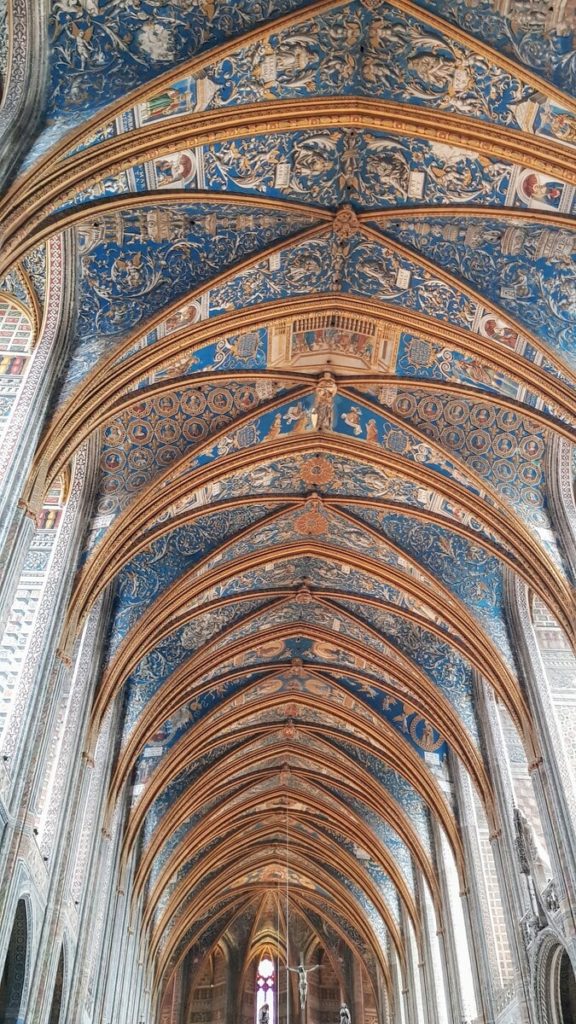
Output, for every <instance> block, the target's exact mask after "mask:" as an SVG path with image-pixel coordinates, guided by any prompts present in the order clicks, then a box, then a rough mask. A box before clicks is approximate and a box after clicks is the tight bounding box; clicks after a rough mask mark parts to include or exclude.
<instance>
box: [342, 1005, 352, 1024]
mask: <svg viewBox="0 0 576 1024" xmlns="http://www.w3.org/2000/svg"><path fill="white" fill-rule="evenodd" d="M340 1024H352V1018H351V1016H350V1010H349V1009H348V1007H347V1006H346V1003H342V1006H341V1007H340Z"/></svg>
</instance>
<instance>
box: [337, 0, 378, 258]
mask: <svg viewBox="0 0 576 1024" xmlns="http://www.w3.org/2000/svg"><path fill="white" fill-rule="evenodd" d="M375 6H377V5H375ZM333 229H334V234H335V235H336V237H337V238H342V239H347V238H351V237H352V235H355V234H356V232H357V231H359V230H360V222H359V220H358V217H357V216H356V214H355V213H354V210H353V209H352V207H351V206H342V207H341V208H340V209H339V210H338V213H337V214H336V216H335V217H334V225H333Z"/></svg>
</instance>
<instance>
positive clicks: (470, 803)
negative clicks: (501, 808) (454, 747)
mask: <svg viewBox="0 0 576 1024" xmlns="http://www.w3.org/2000/svg"><path fill="white" fill-rule="evenodd" d="M451 774H452V778H453V779H454V788H455V798H456V808H457V813H458V818H459V822H460V835H461V837H462V843H463V846H464V854H465V860H466V887H467V889H466V894H465V896H464V902H465V914H464V919H465V922H466V925H467V931H468V942H469V945H470V948H471V950H472V951H473V955H474V960H475V966H476V970H475V972H474V980H475V981H476V982H477V984H476V1001H477V1004H478V1007H481V1008H482V1018H483V1020H484V1021H485V1024H493V1021H494V1019H495V1010H494V990H493V974H492V969H491V966H490V957H489V953H488V946H487V927H486V926H487V921H486V919H485V914H484V913H483V909H484V910H487V909H488V894H487V893H486V890H485V887H484V885H483V876H484V872H483V869H482V854H481V852H480V846H479V843H478V828H477V823H476V815H475V811H474V797H473V794H472V786H471V782H470V778H469V776H468V774H467V772H466V771H465V770H464V768H463V766H462V764H461V763H460V761H459V760H458V759H457V758H456V757H454V756H452V757H451Z"/></svg>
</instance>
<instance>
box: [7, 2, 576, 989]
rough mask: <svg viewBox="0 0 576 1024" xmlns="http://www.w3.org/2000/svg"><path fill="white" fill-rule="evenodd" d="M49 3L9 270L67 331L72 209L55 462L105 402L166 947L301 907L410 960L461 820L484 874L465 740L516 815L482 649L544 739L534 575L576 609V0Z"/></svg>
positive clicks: (145, 814)
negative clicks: (527, 633)
mask: <svg viewBox="0 0 576 1024" xmlns="http://www.w3.org/2000/svg"><path fill="white" fill-rule="evenodd" d="M47 7H48V8H49V18H47V23H46V25H45V30H46V38H47V39H49V44H50V45H49V50H50V58H49V65H50V66H49V68H46V69H45V71H46V74H47V81H49V87H48V92H47V98H46V103H45V109H44V112H43V115H44V116H43V121H42V126H41V129H40V130H39V132H38V137H37V139H36V141H35V143H34V145H33V147H32V150H31V152H30V153H29V155H28V158H27V160H26V161H25V163H24V165H23V166H22V167H21V170H20V172H19V173H18V174H17V175H16V178H15V180H14V181H13V183H12V184H11V185H10V187H9V189H8V192H7V196H6V198H5V199H4V200H2V201H0V234H1V237H2V252H1V253H0V282H1V283H0V298H1V299H2V302H3V309H4V310H5V312H6V311H9V310H10V308H11V307H10V303H14V305H15V306H18V309H19V314H18V315H19V316H22V317H24V316H26V317H27V323H29V324H30V325H32V326H31V328H30V331H29V335H30V336H32V334H33V335H34V338H36V337H37V336H38V335H39V332H40V328H41V324H42V317H43V315H44V307H45V305H47V302H46V300H47V297H49V296H50V293H51V288H53V287H54V284H53V280H52V275H51V267H50V259H49V258H48V255H47V254H48V252H49V247H48V243H49V240H50V238H51V237H53V236H54V235H61V237H62V239H63V244H65V245H66V247H67V250H66V251H67V253H68V256H67V263H66V266H67V270H68V271H69V278H70V280H69V287H70V295H71V296H72V297H73V298H72V301H71V303H70V307H71V308H70V310H69V312H70V346H69V353H68V356H67V359H66V364H65V366H64V367H63V371H62V375H61V381H60V384H59V385H58V393H57V394H56V395H55V396H54V402H53V405H52V406H51V409H50V416H49V422H48V423H47V425H46V428H45V431H44V433H43V435H42V438H41V440H40V443H39V447H38V454H37V458H36V461H35V464H34V466H33V471H32V474H31V478H30V480H29V482H28V484H27V489H26V491H25V493H24V495H23V502H24V504H25V505H26V507H27V508H28V509H29V510H30V511H31V512H32V513H35V512H38V510H39V509H41V507H42V500H43V497H44V494H45V492H46V490H47V489H48V488H49V487H50V486H51V485H52V483H53V481H54V480H55V479H57V478H58V477H59V476H60V474H62V473H66V472H67V471H68V469H69V468H70V467H71V466H72V465H73V463H74V459H75V457H76V454H77V452H78V451H79V449H80V448H81V446H82V445H84V444H85V443H86V442H90V444H89V446H88V447H89V450H90V451H92V450H93V451H94V452H95V453H96V454H95V456H94V466H93V471H94V478H95V487H94V499H93V502H92V505H91V508H90V515H89V517H88V518H89V523H88V528H87V530H86V534H85V537H84V541H83V546H82V552H81V555H80V558H79V563H78V571H77V574H76V578H75V581H74V589H73V593H72V598H71V602H70V610H69V613H68V616H67V619H66V621H65V622H64V624H63V628H62V637H61V643H60V650H61V651H62V652H63V656H64V657H66V655H67V654H68V653H70V652H71V651H72V650H73V649H74V644H75V642H76V637H77V635H78V631H79V630H80V629H81V628H82V625H83V623H84V622H85V621H86V618H87V616H88V614H89V613H90V610H91V609H92V607H93V605H94V603H95V602H96V600H97V599H98V596H99V595H100V594H102V593H103V592H107V593H109V595H110V601H109V602H108V604H107V607H109V608H110V612H109V623H108V631H107V638H108V639H107V641H106V645H105V647H106V649H105V651H104V652H103V669H102V675H101V678H100V680H99V683H98V687H97V690H96V694H95V697H94V702H93V708H92V719H91V726H92V729H91V737H92V739H93V740H94V743H96V741H97V736H98V733H99V730H100V728H101V725H102V722H103V721H105V720H106V716H107V715H109V714H110V708H111V707H115V708H116V710H117V714H118V719H119V722H120V725H119V730H118V743H117V750H116V755H115V760H114V763H113V764H112V765H111V766H110V768H111V779H110V785H109V792H108V808H109V814H110V816H111V817H112V816H113V814H114V813H115V811H114V808H115V806H116V805H118V802H119V801H120V802H121V801H125V803H123V804H122V807H124V806H125V807H126V827H125V831H124V834H123V838H122V857H123V863H125V864H128V863H129V862H130V863H131V864H133V866H134V878H135V893H136V896H135V899H138V900H141V905H139V910H138V912H139V913H140V910H141V915H142V916H141V918H139V920H140V919H141V920H142V921H143V922H144V924H143V928H144V930H145V932H146V936H147V939H148V940H149V944H150V949H151V950H153V954H152V960H153V970H154V984H155V985H156V986H157V989H158V991H159V992H161V993H162V992H169V991H170V985H171V984H172V980H171V979H173V977H174V973H173V972H174V970H175V968H176V967H177V966H178V965H179V964H181V963H182V964H186V965H188V966H187V967H186V969H187V970H188V967H190V969H191V970H192V971H193V973H194V977H196V972H197V976H198V977H200V976H201V975H202V971H203V970H205V968H206V964H207V963H208V958H209V957H210V956H211V955H212V954H214V953H215V951H218V950H222V949H223V948H224V947H225V945H226V943H227V942H230V943H241V948H242V950H244V953H242V955H245V956H246V957H250V956H251V955H255V954H253V953H251V952H250V950H251V949H252V945H251V944H252V943H254V944H255V946H257V943H258V941H259V936H261V934H262V933H263V931H265V929H266V927H267V925H266V922H267V921H268V920H269V918H270V915H271V914H272V915H273V916H275V915H276V914H277V915H278V920H279V921H280V920H281V919H282V921H283V923H282V924H279V926H278V927H279V928H280V927H282V928H283V929H284V938H285V937H286V934H287V933H289V934H290V938H291V941H294V942H295V943H298V942H302V941H303V937H304V938H305V939H306V943H307V944H308V943H309V947H308V946H307V948H310V949H312V950H315V951H316V950H320V949H325V950H326V951H327V952H328V954H329V955H330V956H332V957H334V961H335V963H337V964H340V963H341V959H340V958H342V957H343V956H344V955H346V956H347V955H352V954H354V955H356V956H360V957H361V958H362V960H363V962H364V966H365V971H366V984H370V985H372V987H373V988H374V991H375V992H377V991H379V990H381V986H382V985H384V986H386V985H388V984H389V980H390V971H391V969H392V966H393V963H394V958H395V957H399V961H398V962H402V959H403V958H404V957H405V956H406V955H407V950H406V935H405V929H402V928H401V927H400V925H401V924H402V922H404V921H406V920H413V914H414V907H415V906H416V904H417V903H418V902H419V901H420V900H423V899H426V900H428V901H429V902H430V906H432V907H434V908H436V910H438V908H439V906H440V902H441V901H440V899H439V892H438V878H437V873H436V870H435V850H434V847H435V842H436V839H435V838H434V837H435V836H436V837H437V836H438V835H441V836H442V837H443V839H446V840H447V842H448V844H449V846H450V848H451V850H452V853H453V856H454V861H455V864H456V867H457V871H458V872H459V873H460V879H459V881H460V883H461V887H462V888H465V879H464V878H463V875H462V870H463V867H462V866H463V854H462V850H463V837H462V835H461V831H460V825H459V822H458V821H457V818H456V815H455V812H454V806H453V802H452V795H451V794H452V787H453V784H454V777H455V776H454V772H455V766H458V767H459V768H461V769H462V771H463V772H465V773H467V775H468V777H469V778H470V780H471V782H472V785H473V787H474V789H475V792H476V794H477V796H478V800H479V801H480V802H481V803H482V807H483V813H484V814H485V816H486V820H487V822H488V823H489V826H490V827H492V825H493V821H492V816H493V811H492V807H493V793H492V787H491V782H490V777H489V773H488V772H487V768H486V764H485V762H484V743H483V736H482V723H481V720H480V716H479V715H478V710H477V694H478V692H479V688H481V687H483V686H487V687H488V688H490V689H491V690H492V692H493V693H494V694H496V696H497V698H498V700H499V701H500V702H501V704H502V705H503V706H505V708H506V710H507V712H508V713H509V714H510V716H511V719H512V721H513V722H514V724H515V727H516V728H517V730H518V733H519V735H520V736H521V737H522V739H523V741H524V744H525V747H526V751H527V752H528V751H530V757H534V758H535V757H536V756H537V751H534V749H533V746H532V744H533V742H534V730H533V728H532V718H531V711H530V708H529V707H528V706H527V702H526V697H525V693H526V688H525V681H524V678H523V674H522V673H523V667H522V664H521V663H520V661H519V659H517V657H516V651H517V648H518V638H517V635H516V633H515V629H517V627H516V626H515V620H514V619H513V617H512V616H511V613H510V604H509V594H510V592H511V588H512V586H513V584H514V582H515V581H525V582H526V583H527V585H528V586H529V587H530V588H531V590H532V591H533V593H535V594H537V596H538V600H539V601H541V602H542V603H543V604H544V605H546V606H547V608H548V610H549V612H550V614H551V615H552V616H553V617H554V618H555V619H556V620H557V621H558V622H559V623H560V624H561V626H562V628H563V629H564V630H565V631H566V633H567V635H568V636H569V637H570V638H571V639H572V640H574V628H575V627H574V623H575V622H576V600H575V598H574V590H573V584H574V580H573V569H572V568H571V567H570V558H569V552H568V551H567V548H566V543H565V534H564V533H563V528H562V523H563V522H564V520H563V518H562V515H561V513H560V512H559V506H558V501H559V499H558V493H559V487H558V479H557V478H556V476H555V473H556V470H557V466H556V462H557V460H556V461H555V453H556V452H557V451H558V445H559V442H560V440H562V441H563V442H570V443H573V442H574V439H575V436H576V403H575V400H574V394H575V389H576V365H575V362H574V360H575V352H576V334H575V327H576V321H575V316H576V313H575V310H576V291H575V285H574V280H575V278H574V269H575V255H574V254H575V252H576V242H575V239H576V234H575V232H574V213H575V209H576V173H575V171H574V152H575V150H574V146H575V145H576V103H575V101H574V98H573V93H574V88H575V85H576V55H575V49H574V38H573V26H574V24H575V23H576V9H575V7H574V0H546V2H544V0H542V2H541V0H534V2H531V3H527V2H526V0H506V2H503V0H493V2H492V0H481V2H480V3H476V4H472V3H469V2H468V0H397V2H396V3H385V2H383V0H348V2H332V0H309V2H304V0H238V2H234V3H233V2H230V0H52V2H51V3H50V4H48V5H47ZM24 211H25V212H24ZM32 347H33V343H31V348H32ZM566 448H568V445H566ZM564 468H565V470H566V472H567V473H568V472H569V470H568V469H566V467H564ZM288 844H289V845H290V846H291V848H292V859H291V861H290V864H289V866H288V870H287V871H286V862H285V859H283V856H285V848H286V846H287V845H288ZM282 851H284V855H283V856H282V855H281V854H282ZM132 857H133V860H130V858H132ZM280 887H284V888H287V889H289V890H290V891H289V899H288V904H289V908H290V912H289V920H288V921H286V920H285V918H284V917H283V915H284V913H285V911H284V909H282V908H279V906H278V892H279V888H280ZM437 923H438V924H439V925H440V922H439V921H438V922H437ZM239 948H240V947H239ZM294 948H301V947H296V946H295V947H294ZM410 955H411V954H410ZM338 969H340V968H338ZM379 986H380V988H379Z"/></svg>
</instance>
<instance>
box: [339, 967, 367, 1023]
mask: <svg viewBox="0 0 576 1024" xmlns="http://www.w3.org/2000/svg"><path fill="white" fill-rule="evenodd" d="M343 998H346V997H345V996H344V997H343ZM351 1014H352V1024H355V1022H356V1021H362V1020H364V983H363V979H362V965H361V963H360V961H359V960H358V957H357V956H353V957H352V1006H351Z"/></svg>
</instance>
